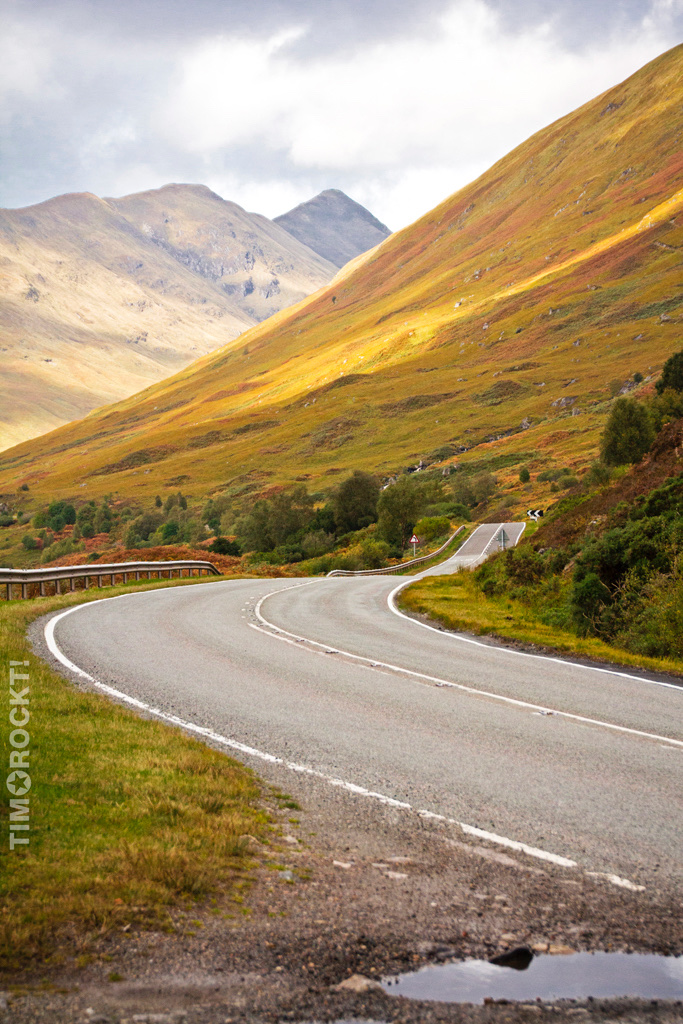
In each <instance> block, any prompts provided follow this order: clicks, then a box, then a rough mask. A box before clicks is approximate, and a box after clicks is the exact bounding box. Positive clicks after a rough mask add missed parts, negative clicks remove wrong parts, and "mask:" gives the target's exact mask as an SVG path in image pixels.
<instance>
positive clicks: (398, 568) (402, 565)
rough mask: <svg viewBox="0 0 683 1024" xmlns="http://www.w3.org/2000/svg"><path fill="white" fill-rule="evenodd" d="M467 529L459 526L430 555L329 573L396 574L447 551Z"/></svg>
mask: <svg viewBox="0 0 683 1024" xmlns="http://www.w3.org/2000/svg"><path fill="white" fill-rule="evenodd" d="M464 529H465V526H464V524H463V525H462V526H459V527H458V529H457V530H456V531H455V533H452V534H451V535H450V537H449V538H448V540H447V541H446V543H445V544H442V545H441V547H440V548H437V549H436V551H432V552H431V554H429V555H421V556H420V557H419V558H411V560H410V561H409V562H399V563H398V565H390V566H387V568H386V569H358V570H357V571H355V572H353V571H351V570H350V569H331V570H330V572H328V573H327V575H328V576H396V574H397V573H399V572H403V570H404V569H409V568H410V567H411V565H421V564H422V563H423V562H429V561H430V560H431V559H432V558H436V557H437V556H438V555H440V554H441V552H442V551H445V550H446V548H447V547H448V545H449V544H450V543H451V541H452V540H453V538H454V537H457V536H458V534H459V533H461V532H462V531H463V530H464Z"/></svg>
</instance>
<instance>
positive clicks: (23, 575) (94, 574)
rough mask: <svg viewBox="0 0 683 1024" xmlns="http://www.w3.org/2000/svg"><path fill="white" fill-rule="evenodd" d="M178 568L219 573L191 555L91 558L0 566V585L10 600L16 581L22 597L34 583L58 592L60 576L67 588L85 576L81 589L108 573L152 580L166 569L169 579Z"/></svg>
mask: <svg viewBox="0 0 683 1024" xmlns="http://www.w3.org/2000/svg"><path fill="white" fill-rule="evenodd" d="M176 570H177V572H178V576H179V577H180V576H182V575H183V572H184V570H187V575H188V576H192V574H193V573H194V572H195V570H196V572H197V575H198V576H201V575H202V573H203V572H206V573H207V575H210V576H220V572H219V570H218V569H217V568H216V566H215V565H214V564H213V562H201V561H196V560H194V559H190V560H188V561H174V562H111V563H109V564H104V563H103V564H101V565H98V564H97V563H95V562H93V564H92V565H62V566H60V565H55V566H52V567H51V568H49V569H0V585H1V584H3V583H4V584H5V586H6V588H7V591H6V594H7V600H8V601H11V600H12V587H14V586H16V585H19V586H21V596H22V598H26V597H28V588H29V584H31V583H37V584H38V585H39V593H40V596H41V597H44V596H45V584H46V583H54V585H55V594H61V592H62V589H61V582H62V580H68V581H69V589H70V590H75V589H76V580H79V579H82V580H84V589H86V590H87V589H88V587H89V585H90V580H91V579H96V580H97V586H98V587H101V586H102V580H103V579H104V577H105V576H109V577H110V582H111V585H112V586H113V585H114V581H115V579H116V577H117V576H121V577H122V578H123V582H124V583H127V582H128V577H129V576H133V575H134V576H135V579H136V580H139V579H140V577H141V575H142V574H143V573H147V579H148V580H151V578H152V573H156V574H157V579H162V578H163V577H162V573H166V572H167V573H168V579H172V577H173V573H174V572H176Z"/></svg>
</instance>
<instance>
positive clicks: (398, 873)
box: [384, 871, 408, 879]
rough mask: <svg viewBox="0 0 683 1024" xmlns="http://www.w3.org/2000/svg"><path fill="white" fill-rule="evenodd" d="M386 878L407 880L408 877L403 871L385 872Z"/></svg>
mask: <svg viewBox="0 0 683 1024" xmlns="http://www.w3.org/2000/svg"><path fill="white" fill-rule="evenodd" d="M384 877H385V878H394V879H401V878H407V877H408V876H407V875H406V874H404V872H403V871H385V872H384Z"/></svg>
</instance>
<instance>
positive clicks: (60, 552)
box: [41, 537, 85, 562]
mask: <svg viewBox="0 0 683 1024" xmlns="http://www.w3.org/2000/svg"><path fill="white" fill-rule="evenodd" d="M84 550H85V544H75V543H74V542H73V540H71V539H70V538H69V537H65V538H64V540H59V541H57V542H56V543H55V544H51V545H50V546H49V547H48V548H46V549H45V550H44V551H43V554H42V557H41V561H42V562H54V561H55V560H56V559H57V558H63V557H64V556H65V555H72V554H74V552H76V551H84Z"/></svg>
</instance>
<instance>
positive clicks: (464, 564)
mask: <svg viewBox="0 0 683 1024" xmlns="http://www.w3.org/2000/svg"><path fill="white" fill-rule="evenodd" d="M525 525H526V524H525V523H482V525H481V526H478V527H477V528H476V530H475V531H474V533H473V534H472V536H471V537H468V538H467V540H466V541H465V543H464V544H463V545H462V547H460V548H459V549H458V550H457V551H456V553H455V554H454V555H451V557H450V558H447V559H446V561H445V562H441V563H440V564H439V565H435V566H432V568H431V569H426V570H425V572H423V573H420V576H444V575H445V576H449V575H450V574H451V573H453V572H457V571H458V569H473V568H474V567H475V566H476V565H479V563H480V562H483V561H484V560H485V559H486V558H488V557H489V555H492V554H493V552H494V551H500V550H501V549H502V548H503V547H506V548H514V547H515V545H516V544H518V543H519V540H520V538H521V536H522V534H523V532H524V527H525Z"/></svg>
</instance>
